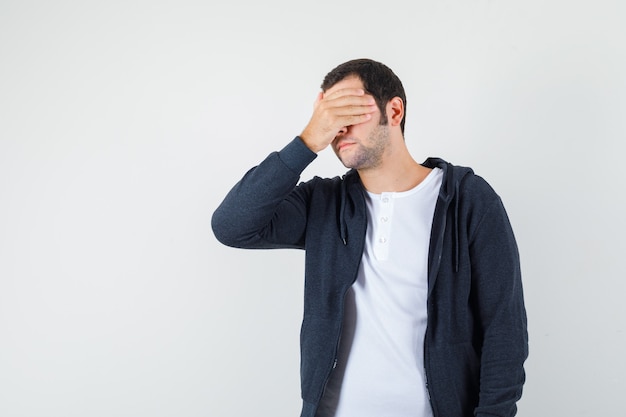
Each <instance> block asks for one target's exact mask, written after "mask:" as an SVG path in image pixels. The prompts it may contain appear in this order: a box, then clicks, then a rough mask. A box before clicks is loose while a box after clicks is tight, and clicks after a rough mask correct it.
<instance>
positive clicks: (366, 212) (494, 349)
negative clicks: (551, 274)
mask: <svg viewBox="0 0 626 417" xmlns="http://www.w3.org/2000/svg"><path fill="white" fill-rule="evenodd" d="M405 106H406V97H405V93H404V89H403V87H402V83H401V82H400V80H399V79H398V77H397V76H396V75H395V74H394V73H393V72H392V71H391V70H390V69H389V68H387V67H386V66H385V65H383V64H381V63H378V62H375V61H372V60H367V59H359V60H353V61H349V62H346V63H344V64H341V65H339V66H338V67H337V68H335V69H333V70H332V71H331V72H330V73H329V74H328V75H327V76H326V78H325V79H324V82H323V83H322V92H321V93H320V94H319V95H318V97H317V100H316V102H315V107H314V111H313V115H312V117H311V120H310V122H309V123H308V125H307V126H306V127H305V129H304V130H303V131H302V133H301V134H300V135H299V136H297V137H296V138H295V139H294V140H293V141H292V142H290V143H289V144H288V145H287V146H285V147H284V148H283V149H282V150H281V151H280V152H274V153H272V154H270V155H269V156H268V157H267V158H266V159H265V160H264V161H263V162H261V163H260V164H259V165H258V166H257V167H255V168H253V169H251V170H250V171H249V172H248V173H247V174H246V175H245V176H244V177H243V178H242V179H241V181H239V183H237V184H236V185H235V187H234V188H233V189H232V190H231V191H230V193H229V194H228V195H227V196H226V198H225V200H224V201H223V203H222V204H221V205H220V206H219V207H218V209H217V210H216V211H215V213H214V215H213V219H212V226H213V230H214V233H215V235H216V237H217V238H218V239H219V240H220V241H221V242H222V243H224V244H226V245H230V246H233V247H241V248H299V249H305V250H306V270H305V299H304V319H303V323H302V330H301V370H300V371H301V385H302V387H301V388H302V399H303V407H302V414H301V416H302V417H314V416H317V417H330V416H334V417H369V416H372V417H374V416H376V417H382V416H384V417H408V416H412V417H431V416H433V417H467V416H471V415H475V416H479V417H487V416H490V417H493V416H502V417H504V416H507V417H508V416H513V415H515V413H516V402H517V400H518V399H519V398H520V397H521V393H522V385H523V383H524V379H525V374H524V369H523V363H524V361H525V359H526V357H527V353H528V347H527V346H528V343H527V332H526V314H525V309H524V301H523V295H522V284H521V277H520V266H519V258H518V252H517V246H516V243H515V238H514V236H513V232H512V230H511V226H510V224H509V221H508V218H507V215H506V212H505V210H504V207H503V205H502V203H501V200H500V198H499V197H498V196H497V195H496V193H495V192H494V191H493V190H492V188H491V187H490V186H489V185H488V184H487V183H486V182H485V181H484V180H483V179H482V178H480V177H478V176H476V175H474V173H473V171H472V170H471V169H469V168H464V167H458V166H454V165H451V164H449V163H447V162H445V161H443V160H441V159H434V158H430V159H427V160H426V161H425V162H424V163H423V164H419V163H417V162H416V161H415V160H414V159H413V158H412V157H411V155H410V154H409V152H408V150H407V147H406V144H405V141H404V116H405ZM328 146H330V147H332V149H333V150H334V152H335V153H336V154H337V156H338V158H339V159H340V160H341V162H342V163H343V164H344V165H345V166H346V167H347V168H350V171H349V172H348V173H347V174H346V175H344V176H343V177H342V178H339V177H337V178H332V179H322V178H317V177H316V178H314V179H312V180H310V181H308V182H304V183H301V184H299V185H297V183H298V181H299V176H300V174H301V172H302V171H303V170H304V169H305V168H306V167H307V166H308V165H309V164H310V163H311V162H312V161H313V160H314V159H315V157H316V155H317V153H318V152H320V151H322V150H323V149H325V148H326V147H328Z"/></svg>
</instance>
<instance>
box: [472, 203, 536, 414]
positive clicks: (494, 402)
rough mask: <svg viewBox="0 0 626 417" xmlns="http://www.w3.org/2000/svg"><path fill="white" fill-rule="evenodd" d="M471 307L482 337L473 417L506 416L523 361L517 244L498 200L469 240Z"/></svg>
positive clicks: (519, 385) (524, 338)
mask: <svg viewBox="0 0 626 417" xmlns="http://www.w3.org/2000/svg"><path fill="white" fill-rule="evenodd" d="M470 242H471V244H470V256H471V258H472V281H473V287H474V292H475V294H476V297H475V303H476V309H477V314H478V315H479V318H480V320H479V321H480V327H481V330H482V334H483V342H482V343H483V344H482V352H481V369H480V398H479V405H478V407H477V408H476V410H475V415H476V416H477V417H493V416H501V417H511V416H514V415H515V414H516V411H517V407H516V402H517V401H518V400H519V399H520V398H521V395H522V386H523V384H524V381H525V373H524V367H523V364H524V361H525V360H526V358H527V356H528V334H527V328H526V326H527V324H526V310H525V307H524V299H523V294H522V280H521V272H520V261H519V255H518V249H517V244H516V242H515V237H514V235H513V230H512V228H511V225H510V222H509V219H508V216H507V214H506V211H505V209H504V206H503V205H502V201H501V200H500V198H499V197H496V198H495V199H494V200H493V201H492V202H491V204H490V205H489V207H488V208H487V210H486V212H485V213H484V214H483V217H482V219H481V220H480V222H479V224H478V227H477V228H476V229H475V231H474V233H473V236H472V237H471V240H470Z"/></svg>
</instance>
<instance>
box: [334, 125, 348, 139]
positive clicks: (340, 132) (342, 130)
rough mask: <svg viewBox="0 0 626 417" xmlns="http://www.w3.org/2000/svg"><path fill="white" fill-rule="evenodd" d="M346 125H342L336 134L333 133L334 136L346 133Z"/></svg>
mask: <svg viewBox="0 0 626 417" xmlns="http://www.w3.org/2000/svg"><path fill="white" fill-rule="evenodd" d="M348 127H349V126H344V127H342V128H341V129H339V131H338V132H337V135H335V137H339V136H343V135H345V134H346V133H348Z"/></svg>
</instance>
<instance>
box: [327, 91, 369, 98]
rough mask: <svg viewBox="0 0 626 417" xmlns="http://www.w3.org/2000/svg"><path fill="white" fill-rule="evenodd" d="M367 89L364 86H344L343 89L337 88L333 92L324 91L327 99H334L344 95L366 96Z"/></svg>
mask: <svg viewBox="0 0 626 417" xmlns="http://www.w3.org/2000/svg"><path fill="white" fill-rule="evenodd" d="M364 95H365V90H363V89H362V88H342V89H341V90H335V91H333V92H332V93H327V92H326V93H324V98H325V99H331V100H332V99H334V98H337V97H342V96H364Z"/></svg>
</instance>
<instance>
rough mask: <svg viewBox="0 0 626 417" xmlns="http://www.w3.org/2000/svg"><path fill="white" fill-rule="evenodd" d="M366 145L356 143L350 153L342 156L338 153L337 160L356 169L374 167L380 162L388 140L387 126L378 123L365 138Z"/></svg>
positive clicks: (347, 166)
mask: <svg viewBox="0 0 626 417" xmlns="http://www.w3.org/2000/svg"><path fill="white" fill-rule="evenodd" d="M365 142H366V143H368V145H367V146H366V145H364V144H363V143H357V144H354V145H352V146H353V147H355V148H356V149H352V150H350V152H351V155H346V156H344V157H342V156H341V154H338V155H337V156H338V157H339V160H341V163H342V164H343V165H344V166H345V167H346V168H353V169H357V170H363V169H370V168H376V167H378V166H380V164H382V160H383V153H384V152H385V148H386V147H387V143H388V142H389V126H388V125H378V126H376V128H375V129H374V130H373V131H372V132H371V133H370V134H369V136H368V137H367V139H366V140H365Z"/></svg>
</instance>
